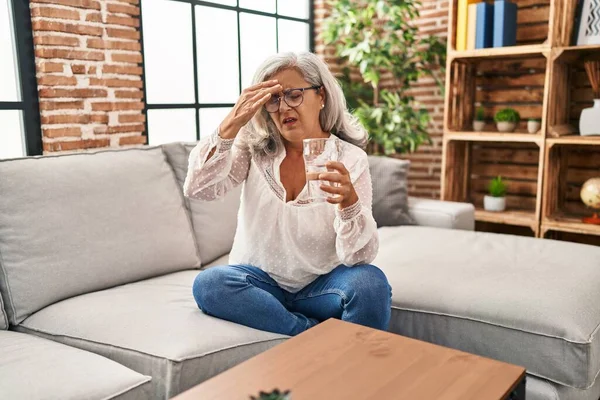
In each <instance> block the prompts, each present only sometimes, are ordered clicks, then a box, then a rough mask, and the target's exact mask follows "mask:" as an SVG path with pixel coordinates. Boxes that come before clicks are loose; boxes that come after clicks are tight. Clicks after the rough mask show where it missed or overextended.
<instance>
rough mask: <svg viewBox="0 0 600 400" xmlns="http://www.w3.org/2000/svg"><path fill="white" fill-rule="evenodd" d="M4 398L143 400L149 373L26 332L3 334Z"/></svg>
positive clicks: (0, 393) (0, 372) (0, 373)
mask: <svg viewBox="0 0 600 400" xmlns="http://www.w3.org/2000/svg"><path fill="white" fill-rule="evenodd" d="M0 354H2V357H0V397H1V398H3V399H61V400H80V399H119V400H125V399H128V400H133V399H139V400H144V399H146V398H148V396H149V395H150V377H147V376H143V375H141V374H139V373H137V372H134V371H132V370H130V369H128V368H126V367H124V366H122V365H119V364H117V363H116V362H114V361H111V360H109V359H107V358H104V357H101V356H99V355H96V354H92V353H88V352H86V351H82V350H79V349H75V348H73V347H69V346H65V345H63V344H60V343H55V342H52V341H50V340H45V339H41V338H39V337H35V336H32V335H26V334H23V333H17V332H9V331H4V332H0Z"/></svg>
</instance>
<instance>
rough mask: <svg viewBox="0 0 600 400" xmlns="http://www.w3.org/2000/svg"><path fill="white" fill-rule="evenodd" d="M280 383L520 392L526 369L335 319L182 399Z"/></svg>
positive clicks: (395, 390)
mask: <svg viewBox="0 0 600 400" xmlns="http://www.w3.org/2000/svg"><path fill="white" fill-rule="evenodd" d="M275 388H278V389H280V390H282V391H284V390H288V389H289V390H291V398H292V400H305V399H308V400H316V399H324V400H333V399H335V400H337V399H340V400H342V399H344V400H345V399H361V400H362V399H394V400H398V399H410V400H417V399H424V400H429V399H436V400H454V399H456V400H459V399H460V400H465V399H473V400H475V399H476V400H500V399H519V400H520V399H525V370H524V369H523V368H521V367H517V366H514V365H510V364H506V363H503V362H499V361H495V360H491V359H488V358H483V357H479V356H475V355H472V354H468V353H464V352H460V351H456V350H452V349H448V348H445V347H441V346H436V345H433V344H430V343H426V342H421V341H418V340H414V339H410V338H406V337H402V336H399V335H395V334H392V333H388V332H382V331H377V330H374V329H370V328H366V327H363V326H360V325H354V324H350V323H347V322H342V321H339V320H335V319H330V320H328V321H325V322H323V323H321V324H319V325H317V326H316V327H314V328H312V329H309V330H308V331H306V332H304V333H302V334H300V335H298V336H296V337H293V338H291V339H289V340H288V341H286V342H285V343H282V344H280V345H278V346H276V347H274V348H272V349H270V350H268V351H266V352H264V353H261V354H259V355H257V356H255V357H253V358H251V359H250V360H247V361H245V362H243V363H241V364H239V365H237V366H235V367H233V368H231V369H230V370H228V371H226V372H224V373H222V374H220V375H217V376H215V377H213V378H211V379H209V380H207V381H206V382H204V383H202V384H200V385H198V386H196V387H194V388H192V389H190V390H188V391H187V392H185V393H182V394H181V395H179V396H177V397H176V399H177V400H192V399H194V400H200V399H202V400H208V399H219V400H223V399H227V400H235V399H240V400H248V399H249V398H250V395H258V393H259V391H261V390H263V391H269V392H270V391H271V390H273V389H275Z"/></svg>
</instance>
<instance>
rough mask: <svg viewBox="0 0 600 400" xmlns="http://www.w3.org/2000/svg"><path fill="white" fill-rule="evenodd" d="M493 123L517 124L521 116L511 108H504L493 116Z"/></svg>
mask: <svg viewBox="0 0 600 400" xmlns="http://www.w3.org/2000/svg"><path fill="white" fill-rule="evenodd" d="M494 121H496V122H514V123H518V122H519V121H521V115H520V114H519V113H518V111H516V110H514V109H512V108H504V109H502V110H500V111H498V112H497V113H496V115H495V116H494Z"/></svg>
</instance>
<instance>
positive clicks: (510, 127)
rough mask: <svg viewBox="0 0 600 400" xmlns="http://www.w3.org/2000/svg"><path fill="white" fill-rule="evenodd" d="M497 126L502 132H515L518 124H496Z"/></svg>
mask: <svg viewBox="0 0 600 400" xmlns="http://www.w3.org/2000/svg"><path fill="white" fill-rule="evenodd" d="M496 126H497V127H498V131H500V132H513V131H514V130H515V128H516V127H517V124H515V123H514V122H496Z"/></svg>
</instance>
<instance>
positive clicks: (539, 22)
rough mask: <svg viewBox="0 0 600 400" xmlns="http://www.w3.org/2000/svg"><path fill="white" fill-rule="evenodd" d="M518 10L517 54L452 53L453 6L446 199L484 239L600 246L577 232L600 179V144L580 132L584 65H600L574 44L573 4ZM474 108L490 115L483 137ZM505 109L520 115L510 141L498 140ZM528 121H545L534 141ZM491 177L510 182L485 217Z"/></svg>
mask: <svg viewBox="0 0 600 400" xmlns="http://www.w3.org/2000/svg"><path fill="white" fill-rule="evenodd" d="M515 2H516V3H517V5H518V6H519V12H518V27H517V46H512V47H504V48H492V49H478V50H469V51H456V49H455V38H456V33H455V24H456V6H457V3H458V0H451V1H450V15H449V24H448V25H449V29H448V37H449V40H448V61H447V68H446V98H445V115H444V140H443V146H444V149H443V156H442V198H443V199H445V200H452V201H467V202H471V203H473V204H474V205H475V207H476V211H475V218H476V220H477V221H478V222H480V223H481V224H482V225H485V227H486V229H489V226H490V225H491V226H494V225H495V226H498V227H502V228H501V229H499V231H502V232H506V230H507V228H508V229H510V226H513V227H515V231H519V232H521V233H522V232H523V230H524V228H528V229H529V230H530V235H531V236H536V237H549V238H554V239H561V240H573V241H581V242H583V243H591V244H598V245H600V226H594V225H589V224H584V223H583V222H581V218H582V217H583V216H585V215H590V214H591V212H592V210H586V209H585V206H584V204H583V203H582V202H581V201H580V200H579V192H578V188H580V187H581V184H582V183H583V182H584V181H585V180H587V179H589V178H590V177H592V176H600V136H592V137H583V136H579V131H578V124H579V121H578V120H579V115H580V113H581V110H582V109H584V108H586V107H590V106H591V105H592V100H593V99H592V93H591V87H590V84H589V81H588V80H587V77H586V75H585V72H584V70H583V61H584V60H586V59H589V58H590V57H598V58H600V45H592V46H572V45H571V44H570V38H571V36H572V29H573V22H574V14H575V10H574V6H573V4H574V3H575V2H573V1H572V0H515ZM479 105H481V106H483V107H484V109H485V110H486V127H485V128H484V132H474V131H473V129H472V120H473V116H474V111H475V108H476V107H477V106H479ZM505 107H511V108H514V109H516V110H517V111H519V113H520V114H521V118H522V120H523V122H522V123H521V124H520V126H518V127H517V130H516V131H515V132H514V133H499V132H497V131H496V127H495V124H494V123H493V115H494V114H495V113H496V112H497V111H498V110H499V109H501V108H505ZM528 118H541V120H542V124H541V129H540V130H539V131H538V132H537V133H534V134H530V133H528V132H527V130H526V122H525V121H527V119H528ZM599 123H600V122H599ZM497 175H502V176H503V177H504V178H505V180H506V181H507V182H508V193H507V211H505V212H501V213H495V212H488V211H484V210H483V204H482V200H483V196H484V194H485V192H486V189H487V182H489V180H490V179H491V178H493V177H495V176H497ZM517 228H518V229H517ZM525 231H527V230H525Z"/></svg>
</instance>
